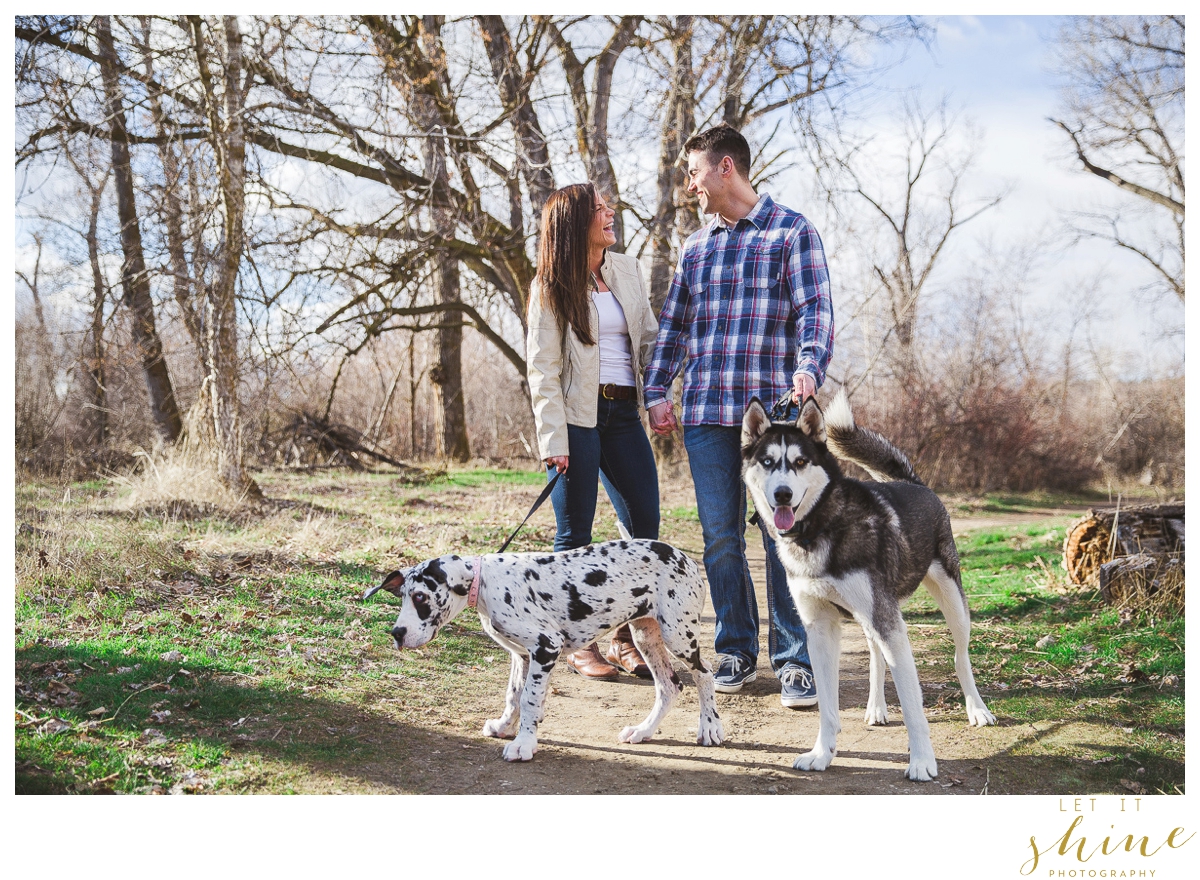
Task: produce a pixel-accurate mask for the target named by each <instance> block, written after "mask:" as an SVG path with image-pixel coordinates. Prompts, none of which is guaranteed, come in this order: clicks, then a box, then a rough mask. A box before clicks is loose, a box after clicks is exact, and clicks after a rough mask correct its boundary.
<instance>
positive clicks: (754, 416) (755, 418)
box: [742, 397, 771, 449]
mask: <svg viewBox="0 0 1200 880" xmlns="http://www.w3.org/2000/svg"><path fill="white" fill-rule="evenodd" d="M769 427H771V417H770V416H769V415H767V410H766V407H764V406H763V405H762V401H760V400H759V399H758V398H757V397H755V398H754V399H753V400H751V401H750V405H749V406H748V407H746V414H745V415H744V416H742V449H749V448H750V447H751V446H753V445H754V443H755V441H757V440H758V438H759V437H761V436H762V435H763V434H764V433H766V430H767V428H769Z"/></svg>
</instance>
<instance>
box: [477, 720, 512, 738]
mask: <svg viewBox="0 0 1200 880" xmlns="http://www.w3.org/2000/svg"><path fill="white" fill-rule="evenodd" d="M516 726H517V725H516V721H515V720H513V721H510V722H508V724H505V723H504V719H502V718H489V719H488V720H487V721H485V722H483V735H484V736H492V737H495V738H496V739H508V738H509V737H511V736H512V735H513V729H514V728H515V727H516Z"/></svg>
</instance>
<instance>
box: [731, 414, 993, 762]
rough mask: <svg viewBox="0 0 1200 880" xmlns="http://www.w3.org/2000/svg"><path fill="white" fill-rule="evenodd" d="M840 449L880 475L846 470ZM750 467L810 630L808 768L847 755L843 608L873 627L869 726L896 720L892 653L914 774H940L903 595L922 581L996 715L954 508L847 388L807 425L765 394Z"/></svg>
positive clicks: (747, 473) (746, 454) (975, 703)
mask: <svg viewBox="0 0 1200 880" xmlns="http://www.w3.org/2000/svg"><path fill="white" fill-rule="evenodd" d="M835 456H836V457H838V458H842V459H845V460H847V461H852V462H854V463H856V464H858V465H861V466H862V467H863V468H864V469H865V470H866V471H867V472H868V473H869V474H870V475H871V476H872V477H874V478H875V479H877V480H880V481H881V482H877V483H875V482H863V481H859V480H854V479H851V478H849V477H846V476H843V475H842V472H841V470H840V469H839V467H838V463H837V460H836V458H835ZM742 475H743V478H744V479H745V482H746V486H747V488H748V489H749V490H750V496H751V498H753V499H754V507H755V509H756V510H757V511H758V512H759V515H760V516H761V517H762V518H763V520H764V522H765V523H766V525H767V529H768V531H769V532H770V533H771V536H772V537H773V538H774V539H775V541H776V545H777V547H778V548H779V557H780V559H781V560H782V562H783V566H784V569H785V570H786V571H787V578H788V588H789V590H790V592H791V594H792V598H793V599H794V600H795V602H796V608H797V610H798V611H799V612H800V618H801V620H803V621H804V627H805V629H806V630H807V632H808V644H809V655H810V657H811V659H812V668H813V675H814V677H815V679H816V685H817V701H818V703H819V704H820V715H821V720H820V729H819V731H818V733H817V741H816V744H815V745H814V746H813V749H812V751H810V752H806V753H805V754H803V755H801V756H800V757H798V758H797V759H796V760H795V762H794V764H793V766H794V767H795V768H796V769H797V770H824V769H825V768H826V767H828V766H829V764H830V762H831V761H832V760H833V757H834V755H836V754H837V734H838V732H839V731H840V730H841V724H840V723H839V721H838V656H839V641H840V636H841V621H840V617H841V616H842V615H847V616H851V617H853V618H854V619H855V620H856V621H857V622H858V623H859V624H860V625H861V626H862V628H863V632H864V633H865V634H866V637H867V644H868V645H869V646H870V652H871V685H870V695H869V697H868V699H867V713H866V722H867V724H886V723H887V707H886V705H885V703H884V695H883V678H884V665H883V664H884V661H885V660H886V662H887V665H888V666H889V667H890V668H891V670H892V678H893V680H894V681H895V683H896V693H897V695H898V696H899V698H900V708H901V710H902V712H903V714H904V724H905V727H907V728H908V751H909V764H908V770H907V773H906V775H907V776H908V778H909V779H912V780H916V781H922V782H924V781H928V780H930V779H932V778H933V777H935V776H937V761H936V760H935V759H934V756H933V744H932V742H931V741H930V739H929V724H928V722H927V721H926V720H925V711H924V708H923V707H922V703H921V684H920V682H919V681H918V679H917V668H916V664H915V663H914V662H913V654H912V645H911V644H910V643H909V640H908V629H907V627H906V626H905V624H904V618H903V617H901V615H900V603H901V601H902V600H903V599H905V598H907V597H908V596H910V595H912V594H913V592H914V591H915V590H916V589H917V586H918V585H919V584H921V583H924V584H925V587H926V589H928V590H929V593H930V594H931V595H932V596H933V599H934V601H935V602H937V604H938V607H939V608H940V609H941V610H942V614H943V615H944V616H945V618H946V623H947V624H948V625H949V627H950V632H951V634H952V635H953V637H954V669H955V672H956V673H957V674H958V680H959V682H960V683H961V684H962V689H963V694H964V695H965V697H966V705H967V718H968V719H969V720H970V722H971V724H972V725H975V726H983V725H985V724H995V723H996V719H995V717H994V716H993V715H992V713H991V712H989V711H988V710H987V707H986V706H985V705H984V703H983V699H982V698H981V697H980V696H979V690H978V689H977V688H976V687H975V678H974V676H973V675H972V674H971V661H970V658H969V657H968V655H967V646H968V642H969V640H970V631H971V620H970V616H969V612H968V610H967V599H966V595H965V594H964V593H963V589H962V579H961V576H960V574H959V566H958V551H957V550H956V549H955V546H954V536H953V534H952V533H951V531H950V516H949V514H947V513H946V508H945V507H944V506H943V505H942V502H941V501H940V500H938V497H937V496H936V495H935V494H934V493H933V492H932V491H931V490H930V489H928V488H926V486H925V485H924V484H923V483H922V482H921V480H920V478H918V477H917V475H916V473H915V472H914V471H913V467H912V465H911V464H910V463H909V461H908V459H907V458H906V457H905V456H904V454H903V453H902V452H900V450H898V449H896V448H895V447H894V446H892V444H891V443H889V442H888V441H887V440H885V439H884V438H883V437H881V436H879V435H878V434H876V433H875V432H873V431H868V430H866V429H864V428H860V427H858V426H857V425H855V423H854V416H853V414H852V413H851V411H850V405H849V403H848V402H847V401H846V398H845V395H844V394H842V393H839V395H838V397H837V398H836V399H835V400H834V401H833V403H832V404H831V405H830V407H829V412H828V413H823V412H822V411H821V408H820V407H819V406H818V405H817V402H816V400H815V399H814V398H812V397H810V398H808V400H806V401H805V402H804V406H803V407H802V408H801V410H800V415H799V417H798V418H797V419H796V423H795V424H794V425H792V424H773V423H772V422H771V419H770V417H769V416H768V415H767V411H766V409H764V408H763V405H762V403H760V402H759V401H758V400H757V399H755V400H753V401H751V403H750V406H749V407H748V408H747V409H746V413H745V416H744V417H743V419H742Z"/></svg>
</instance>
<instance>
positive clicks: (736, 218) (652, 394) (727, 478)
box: [645, 124, 833, 709]
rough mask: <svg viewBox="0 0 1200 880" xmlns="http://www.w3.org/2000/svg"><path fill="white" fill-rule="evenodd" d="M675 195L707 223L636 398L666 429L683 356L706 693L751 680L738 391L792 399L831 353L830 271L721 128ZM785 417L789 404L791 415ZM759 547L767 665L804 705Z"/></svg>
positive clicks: (808, 388) (690, 246)
mask: <svg viewBox="0 0 1200 880" xmlns="http://www.w3.org/2000/svg"><path fill="white" fill-rule="evenodd" d="M684 150H685V152H686V153H687V157H688V171H687V173H688V181H689V182H688V192H690V193H695V194H696V196H697V197H698V198H699V201H700V208H701V210H702V211H703V212H704V213H705V214H711V215H712V216H713V220H712V222H711V223H709V224H708V225H707V226H705V227H703V228H702V229H700V230H698V231H697V232H696V233H695V234H693V235H692V236H691V237H689V238H688V240H687V241H686V242H685V243H684V246H683V253H682V255H681V257H680V260H679V265H678V267H677V268H676V270H675V277H674V278H673V279H672V280H671V289H670V292H669V293H668V294H667V300H666V303H665V304H664V306H663V310H662V314H661V315H660V316H659V331H658V338H657V341H656V343H655V347H654V353H653V356H652V358H651V362H650V367H649V369H648V370H647V371H646V382H645V403H646V408H647V409H648V410H649V414H650V426H651V428H652V429H653V430H654V431H655V433H658V434H669V433H670V432H671V431H673V430H674V429H675V428H676V427H677V422H676V419H675V412H674V406H673V404H672V402H671V397H670V387H671V382H672V381H673V380H674V378H675V375H676V373H678V372H679V369H680V367H681V366H682V365H683V363H684V360H685V358H686V360H687V366H686V369H685V371H684V377H683V424H684V431H683V442H684V448H686V449H687V453H688V462H689V464H690V466H691V471H692V480H693V482H694V483H695V487H696V507H697V509H698V511H699V514H700V525H701V528H702V529H703V532H704V568H705V571H706V572H707V574H708V584H709V590H710V591H711V594H712V600H713V610H714V612H715V614H716V618H717V635H716V644H715V648H716V652H717V654H719V655H722V659H721V663H720V665H719V667H718V669H717V674H716V687H717V690H718V691H721V692H722V693H727V694H731V693H737V692H738V691H739V690H741V688H742V685H744V684H745V683H747V682H750V681H754V679H755V678H756V676H757V671H756V668H757V663H758V603H757V601H756V599H755V595H754V585H753V583H752V582H751V580H750V568H749V565H748V564H747V561H746V488H745V486H744V485H743V483H742V476H741V466H742V456H741V424H742V415H743V413H744V412H745V410H746V406H747V405H748V404H749V402H750V400H751V398H753V397H758V398H759V399H760V400H762V401H763V402H764V403H766V404H767V405H768V406H770V405H771V404H773V403H774V402H775V401H777V400H779V399H781V398H782V397H783V395H784V394H786V393H787V392H788V391H789V390H790V391H791V392H792V400H793V401H794V402H795V403H803V401H804V400H805V399H806V398H807V397H809V396H810V395H813V394H816V391H817V389H818V388H819V387H820V386H821V383H822V382H823V381H824V379H825V370H826V368H827V367H828V365H829V359H830V356H831V354H832V351H833V307H832V303H831V301H830V297H829V273H828V271H827V269H826V266H825V253H824V249H823V247H822V245H821V239H820V237H819V236H818V235H817V231H816V230H815V229H814V228H813V227H812V225H811V224H809V222H808V221H807V220H806V219H805V218H804V217H803V216H801V215H800V214H798V213H796V212H795V211H791V210H788V209H787V208H784V207H782V206H780V205H777V204H776V203H775V202H774V201H773V200H772V199H771V197H770V196H769V195H767V194H766V193H763V194H762V195H761V196H760V195H759V194H758V193H756V192H755V190H754V187H753V186H751V184H750V147H749V145H748V144H747V143H746V139H745V138H744V137H742V135H741V134H740V133H739V132H738V131H737V130H736V129H733V128H731V127H730V126H728V125H724V124H722V125H718V126H716V127H715V128H711V129H708V130H707V131H704V132H701V133H700V134H697V135H695V136H694V137H692V138H690V139H689V140H688V141H687V143H686V144H684ZM791 417H792V418H793V419H794V418H795V410H794V409H793V410H792V411H791ZM759 528H760V529H761V530H762V533H763V546H764V548H765V550H766V555H767V590H766V592H767V608H768V612H769V620H770V625H769V629H768V645H769V650H770V655H771V669H772V671H773V672H774V673H775V675H776V676H777V677H778V678H779V680H780V683H781V696H780V699H781V701H782V702H783V705H784V706H786V707H788V708H793V709H794V708H800V707H803V706H813V705H816V702H817V692H816V687H815V684H814V682H813V678H812V669H811V666H810V665H809V660H808V639H807V636H806V634H805V632H804V625H803V624H802V623H801V622H800V616H799V614H797V612H796V608H795V605H794V603H793V602H792V598H791V595H790V594H789V593H788V588H787V578H786V575H785V573H784V570H783V565H782V564H781V563H780V561H779V556H778V554H777V552H776V550H775V543H774V542H773V541H772V540H771V539H770V537H769V536H768V535H767V532H766V529H765V527H764V526H763V524H762V523H759Z"/></svg>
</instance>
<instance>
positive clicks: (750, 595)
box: [571, 425, 811, 672]
mask: <svg viewBox="0 0 1200 880" xmlns="http://www.w3.org/2000/svg"><path fill="white" fill-rule="evenodd" d="M683 445H684V448H686V449H687V454H688V464H689V465H690V466H691V469H692V482H693V483H695V486H696V508H697V511H698V512H699V514H700V527H701V529H703V531H704V570H705V572H706V573H707V574H708V589H709V592H710V593H711V595H712V602H713V612H714V614H715V615H716V618H717V638H716V643H715V645H714V648H715V650H716V652H717V653H718V654H739V655H741V656H742V657H743V658H744V659H746V660H749V661H750V663H751V664H752V665H755V666H757V664H758V602H757V600H756V599H755V596H754V584H753V583H752V582H751V580H750V566H749V564H748V563H747V561H746V487H745V484H743V483H742V429H741V428H740V427H727V426H725V425H687V426H685V427H684V429H683ZM574 466H575V464H574V462H572V463H571V467H572V468H573V467H574ZM760 519H761V517H760ZM758 527H759V529H761V530H762V539H763V548H764V549H765V550H766V554H767V612H768V620H769V627H768V630H767V645H768V649H769V650H770V653H771V669H772V670H773V671H775V672H778V671H779V670H780V669H781V668H782V667H783V666H785V665H787V664H801V665H804V666H810V665H811V664H810V663H809V660H808V636H807V634H806V633H805V632H804V624H803V623H801V622H800V615H799V613H798V612H797V611H796V605H795V603H794V602H793V601H792V597H791V594H790V593H789V592H788V587H787V576H786V574H785V573H784V570H783V564H782V563H781V562H780V561H779V554H778V553H777V552H776V550H775V542H774V541H773V540H771V538H770V536H769V535H768V534H767V530H766V527H765V525H764V524H763V523H762V522H759V525H758Z"/></svg>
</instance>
